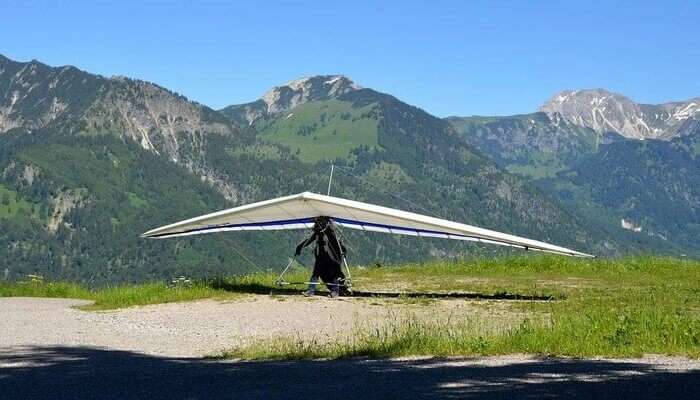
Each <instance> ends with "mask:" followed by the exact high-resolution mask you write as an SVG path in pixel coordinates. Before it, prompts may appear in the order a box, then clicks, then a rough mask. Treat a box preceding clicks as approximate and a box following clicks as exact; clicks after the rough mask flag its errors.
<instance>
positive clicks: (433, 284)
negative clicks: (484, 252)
mask: <svg viewBox="0 0 700 400" xmlns="http://www.w3.org/2000/svg"><path fill="white" fill-rule="evenodd" d="M357 275H358V279H357V282H358V285H359V284H361V281H362V280H366V281H368V282H370V281H374V282H375V283H374V284H375V285H376V286H377V287H386V286H387V285H391V282H394V283H399V282H400V283H402V286H403V287H404V288H406V283H407V282H410V285H408V289H407V290H411V291H436V290H438V289H437V288H438V287H439V288H440V291H457V290H459V291H472V292H479V293H484V294H487V293H498V292H510V293H520V294H527V293H531V294H542V293H546V294H550V295H555V296H561V297H560V298H563V299H564V300H560V301H548V302H535V301H530V302H520V303H518V305H517V306H515V307H514V308H515V309H520V310H521V311H522V312H523V313H526V315H530V316H532V318H526V319H525V320H524V322H522V323H519V324H517V325H515V326H512V327H507V326H505V324H504V329H502V330H497V331H494V332H486V333H484V331H483V329H480V325H482V324H483V323H484V321H479V320H467V321H450V320H449V318H448V317H438V318H436V319H432V320H425V319H417V318H414V317H411V316H410V315H409V316H407V317H405V318H396V319H394V320H391V321H390V322H388V323H387V324H385V325H383V326H381V327H379V328H376V327H375V328H369V329H368V328H366V327H363V326H361V325H358V326H356V327H355V329H354V330H353V332H352V334H351V337H350V339H349V340H339V341H334V342H308V341H304V340H300V339H298V338H286V337H281V338H275V339H272V340H265V341H261V342H258V343H253V344H251V345H248V346H246V347H243V348H236V349H233V350H230V351H227V352H224V353H222V354H220V355H219V357H225V358H243V359H300V358H344V357H354V356H369V357H395V356H409V355H433V356H457V355H459V356H472V355H494V354H509V353H529V354H541V355H557V356H573V357H590V356H617V357H633V356H640V355H643V354H648V353H660V354H669V355H681V356H689V357H698V356H700V296H698V295H699V294H700V263H699V262H696V261H686V260H678V259H671V258H657V257H637V258H626V259H622V260H605V259H602V260H577V259H570V258H564V257H516V258H507V259H495V260H478V261H473V262H457V263H432V264H429V265H423V266H419V265H407V266H402V267H398V268H374V269H368V270H366V271H362V272H361V273H358V274H357ZM465 278H468V279H465ZM484 306H485V307H490V305H489V304H485V305H484ZM537 316H544V318H536V317H537Z"/></svg>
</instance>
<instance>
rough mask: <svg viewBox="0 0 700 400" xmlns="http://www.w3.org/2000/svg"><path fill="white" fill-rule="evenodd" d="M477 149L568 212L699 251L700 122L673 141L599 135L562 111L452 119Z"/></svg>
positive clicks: (656, 242)
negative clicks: (564, 207)
mask: <svg viewBox="0 0 700 400" xmlns="http://www.w3.org/2000/svg"><path fill="white" fill-rule="evenodd" d="M448 121H449V122H450V123H451V124H452V125H453V126H454V127H455V129H456V130H457V131H458V132H460V134H461V135H462V136H463V137H464V138H465V140H467V141H468V142H469V143H470V144H472V145H473V146H474V147H476V148H477V149H479V150H480V151H481V152H483V153H484V154H486V155H488V156H489V157H491V158H492V159H494V160H495V161H496V162H498V163H499V165H501V166H502V167H504V168H506V169H508V170H509V171H511V172H513V173H516V174H518V175H520V176H522V177H524V178H526V179H528V180H529V181H530V182H531V183H532V184H534V185H535V186H537V187H539V188H540V189H541V190H542V191H543V192H545V193H547V194H548V195H550V196H552V197H553V198H556V199H557V200H559V201H560V202H561V203H562V204H564V205H565V206H566V207H567V208H568V209H569V210H571V211H572V212H575V213H576V214H577V215H580V216H582V217H583V218H585V219H586V220H588V221H591V223H593V224H598V226H600V227H601V229H605V230H607V231H609V232H619V231H622V230H627V231H628V232H632V233H633V234H634V235H636V236H637V240H639V241H640V245H641V247H643V248H646V249H648V250H654V249H665V251H671V252H674V253H688V254H694V255H697V254H700V241H698V240H697V239H696V238H697V233H698V231H697V226H698V221H700V214H698V198H699V197H698V195H699V192H698V189H697V188H698V187H700V185H699V183H700V168H699V165H698V163H697V154H698V152H697V149H698V147H697V142H698V140H699V139H698V138H700V128H699V126H700V124H699V123H698V121H697V120H696V119H693V118H689V119H688V120H686V121H685V122H684V123H683V124H681V125H679V126H678V127H676V128H674V129H676V130H675V131H676V132H680V134H679V136H677V137H675V138H672V139H671V140H641V141H640V140H636V139H626V138H624V137H622V136H620V135H618V134H616V133H609V134H605V135H601V134H599V133H597V132H595V131H593V130H592V129H591V128H587V127H583V126H578V125H575V124H572V123H570V122H567V121H566V120H564V119H563V118H561V117H560V116H559V115H558V114H554V116H553V117H551V118H550V117H549V116H548V115H546V114H544V113H535V114H528V115H522V116H512V117H490V118H480V117H465V118H461V117H451V118H448Z"/></svg>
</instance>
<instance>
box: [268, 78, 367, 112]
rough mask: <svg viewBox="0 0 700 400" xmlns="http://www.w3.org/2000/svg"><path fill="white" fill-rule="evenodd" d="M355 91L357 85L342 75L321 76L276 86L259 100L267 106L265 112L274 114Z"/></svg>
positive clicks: (357, 87)
mask: <svg viewBox="0 0 700 400" xmlns="http://www.w3.org/2000/svg"><path fill="white" fill-rule="evenodd" d="M357 89H360V87H359V86H358V85H356V84H355V83H354V82H353V81H351V80H350V79H348V78H346V77H344V76H342V75H321V76H314V77H310V78H301V79H296V80H293V81H290V82H287V83H286V84H285V85H282V86H277V87H275V88H273V89H272V90H270V91H269V92H267V93H265V95H263V97H262V99H261V100H262V101H263V102H264V103H265V105H266V106H267V112H268V113H271V114H275V113H279V112H283V111H287V110H290V109H292V108H294V107H296V106H298V105H300V104H303V103H308V102H310V101H315V100H325V99H329V98H334V97H338V96H340V95H342V94H345V93H347V92H350V91H353V90H357Z"/></svg>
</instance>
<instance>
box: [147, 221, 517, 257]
mask: <svg viewBox="0 0 700 400" xmlns="http://www.w3.org/2000/svg"><path fill="white" fill-rule="evenodd" d="M314 219H315V217H308V218H297V219H286V220H279V221H267V222H250V223H245V224H222V225H209V226H204V227H201V228H194V229H188V230H185V231H179V232H170V233H161V234H155V235H151V236H150V237H152V238H163V237H168V236H176V235H185V234H197V233H207V232H208V231H213V230H218V229H245V228H264V227H273V226H285V225H292V224H313V223H314ZM331 219H332V220H333V221H335V222H337V223H339V224H342V225H354V226H358V227H374V228H383V229H389V230H395V231H404V232H414V233H416V234H417V235H420V234H421V233H425V234H429V235H445V236H448V237H455V238H464V239H475V240H477V241H481V240H485V241H487V242H496V243H503V244H508V245H510V246H516V247H523V248H526V249H527V247H528V246H524V245H519V244H514V243H509V242H506V241H501V240H496V239H484V238H481V237H478V236H471V235H462V234H456V233H448V232H441V231H435V230H430V229H419V228H409V227H404V226H397V225H387V224H378V223H373V222H363V221H355V220H352V219H346V218H331ZM396 233H397V234H400V232H396Z"/></svg>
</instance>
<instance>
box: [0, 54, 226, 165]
mask: <svg viewBox="0 0 700 400" xmlns="http://www.w3.org/2000/svg"><path fill="white" fill-rule="evenodd" d="M46 127H51V128H52V129H55V130H57V131H60V130H63V131H66V130H67V131H71V132H73V133H76V134H91V135H92V134H113V135H116V136H119V137H127V138H131V139H134V140H135V141H136V142H137V143H140V144H141V146H142V147H143V148H144V149H147V150H151V151H153V152H156V153H158V154H163V155H167V156H168V157H169V158H170V159H172V160H173V161H179V158H180V156H181V155H180V149H181V148H182V147H183V145H184V146H185V147H186V148H187V149H189V150H188V151H192V150H197V149H198V143H200V142H201V141H202V136H203V135H207V134H221V135H231V134H236V133H237V129H236V128H235V127H234V126H233V125H232V124H231V123H230V122H229V121H228V120H227V119H226V118H224V117H222V116H221V115H219V114H218V113H216V112H215V111H214V110H211V109H209V108H207V107H205V106H202V105H200V104H197V103H194V102H192V101H189V100H188V99H187V98H185V97H184V96H181V95H178V94H177V93H174V92H171V91H169V90H167V89H164V88H162V87H160V86H158V85H155V84H153V83H150V82H144V81H139V80H134V79H128V78H123V77H114V78H105V77H102V76H99V75H93V74H90V73H87V72H84V71H81V70H79V69H77V68H75V67H70V66H66V67H50V66H48V65H45V64H42V63H40V62H37V61H31V62H27V63H23V62H16V61H12V60H10V59H8V58H5V57H2V56H0V134H2V133H4V132H7V131H9V130H10V129H13V128H21V129H24V130H28V131H32V130H35V129H41V128H46ZM183 142H186V143H183Z"/></svg>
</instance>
